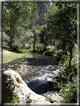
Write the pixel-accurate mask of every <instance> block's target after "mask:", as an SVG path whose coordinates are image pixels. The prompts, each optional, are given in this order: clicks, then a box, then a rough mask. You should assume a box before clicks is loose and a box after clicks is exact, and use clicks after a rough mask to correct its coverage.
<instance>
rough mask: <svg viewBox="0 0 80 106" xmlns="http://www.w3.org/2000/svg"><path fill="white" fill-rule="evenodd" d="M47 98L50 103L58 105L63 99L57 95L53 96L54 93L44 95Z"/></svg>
mask: <svg viewBox="0 0 80 106" xmlns="http://www.w3.org/2000/svg"><path fill="white" fill-rule="evenodd" d="M46 97H47V98H49V100H50V102H51V103H60V101H62V100H63V97H61V96H59V94H57V93H56V94H54V93H51V94H48V95H46Z"/></svg>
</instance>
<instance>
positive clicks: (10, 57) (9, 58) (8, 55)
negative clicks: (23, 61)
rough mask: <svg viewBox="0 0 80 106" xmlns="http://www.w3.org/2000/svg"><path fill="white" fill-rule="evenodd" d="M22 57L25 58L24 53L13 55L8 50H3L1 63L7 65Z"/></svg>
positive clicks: (13, 53)
mask: <svg viewBox="0 0 80 106" xmlns="http://www.w3.org/2000/svg"><path fill="white" fill-rule="evenodd" d="M22 57H25V53H15V52H11V51H8V50H3V63H8V62H11V61H13V60H17V59H19V58H22Z"/></svg>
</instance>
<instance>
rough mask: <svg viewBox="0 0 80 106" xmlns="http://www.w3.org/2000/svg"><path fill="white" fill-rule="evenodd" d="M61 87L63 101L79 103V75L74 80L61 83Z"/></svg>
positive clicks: (60, 92)
mask: <svg viewBox="0 0 80 106" xmlns="http://www.w3.org/2000/svg"><path fill="white" fill-rule="evenodd" d="M59 88H60V91H59V94H60V95H61V96H63V98H64V101H62V102H63V103H77V76H74V77H73V78H72V82H68V83H66V84H63V83H59Z"/></svg>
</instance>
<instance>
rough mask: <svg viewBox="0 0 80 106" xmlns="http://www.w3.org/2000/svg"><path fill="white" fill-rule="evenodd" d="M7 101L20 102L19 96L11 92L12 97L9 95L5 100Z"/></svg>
mask: <svg viewBox="0 0 80 106" xmlns="http://www.w3.org/2000/svg"><path fill="white" fill-rule="evenodd" d="M6 102H7V103H20V98H18V97H17V96H16V95H14V94H12V99H11V98H10V97H8V98H7V100H6Z"/></svg>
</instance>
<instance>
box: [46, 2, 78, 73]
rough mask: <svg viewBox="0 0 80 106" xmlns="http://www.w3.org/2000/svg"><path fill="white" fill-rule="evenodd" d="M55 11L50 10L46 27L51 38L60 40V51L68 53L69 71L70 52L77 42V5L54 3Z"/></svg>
mask: <svg viewBox="0 0 80 106" xmlns="http://www.w3.org/2000/svg"><path fill="white" fill-rule="evenodd" d="M55 5H56V6H57V9H56V11H54V13H52V12H53V9H52V8H50V10H49V14H48V17H47V26H48V28H49V31H50V32H51V33H52V36H53V38H56V39H57V40H60V43H59V45H62V46H61V49H62V50H66V51H68V52H69V71H70V68H71V60H72V50H73V47H74V45H75V43H76V42H77V5H76V4H75V3H56V4H55Z"/></svg>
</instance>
